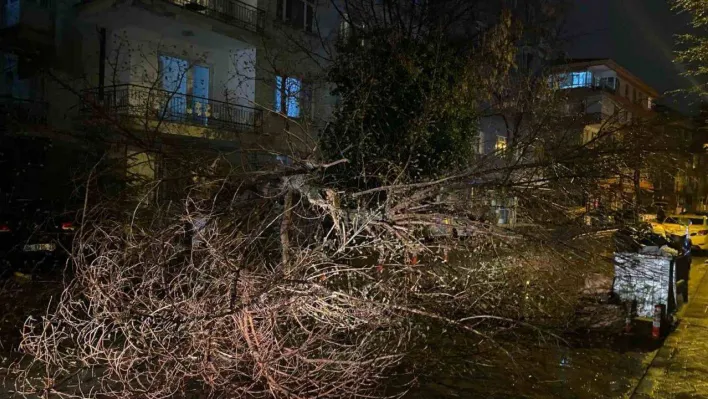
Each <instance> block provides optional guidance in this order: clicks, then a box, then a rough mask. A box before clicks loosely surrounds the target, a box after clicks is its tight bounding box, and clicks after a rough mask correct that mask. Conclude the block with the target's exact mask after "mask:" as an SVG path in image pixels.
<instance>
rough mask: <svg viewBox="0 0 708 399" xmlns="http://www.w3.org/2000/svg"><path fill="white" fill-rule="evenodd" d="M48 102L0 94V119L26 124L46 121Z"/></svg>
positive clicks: (38, 123) (6, 121)
mask: <svg viewBox="0 0 708 399" xmlns="http://www.w3.org/2000/svg"><path fill="white" fill-rule="evenodd" d="M48 113H49V104H47V103H46V102H44V101H36V100H25V99H20V98H14V97H10V96H0V121H2V122H3V124H6V123H8V124H9V123H18V124H27V125H43V124H46V123H47V114H48Z"/></svg>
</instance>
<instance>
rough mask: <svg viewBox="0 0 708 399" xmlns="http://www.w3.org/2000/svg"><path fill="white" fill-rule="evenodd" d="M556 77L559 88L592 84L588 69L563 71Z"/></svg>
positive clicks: (589, 85)
mask: <svg viewBox="0 0 708 399" xmlns="http://www.w3.org/2000/svg"><path fill="white" fill-rule="evenodd" d="M557 79H558V83H559V87H560V88H561V89H573V88H576V87H591V86H592V73H591V72H589V71H580V72H571V73H564V74H560V75H558V77H557Z"/></svg>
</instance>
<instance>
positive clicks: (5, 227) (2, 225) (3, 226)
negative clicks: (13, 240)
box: [0, 224, 12, 233]
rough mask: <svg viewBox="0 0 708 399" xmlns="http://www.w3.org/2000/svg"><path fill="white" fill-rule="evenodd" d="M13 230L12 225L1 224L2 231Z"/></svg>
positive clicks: (0, 230)
mask: <svg viewBox="0 0 708 399" xmlns="http://www.w3.org/2000/svg"><path fill="white" fill-rule="evenodd" d="M11 231H12V230H10V226H8V225H6V224H0V233H9V232H11Z"/></svg>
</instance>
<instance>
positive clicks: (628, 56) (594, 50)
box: [566, 0, 695, 112]
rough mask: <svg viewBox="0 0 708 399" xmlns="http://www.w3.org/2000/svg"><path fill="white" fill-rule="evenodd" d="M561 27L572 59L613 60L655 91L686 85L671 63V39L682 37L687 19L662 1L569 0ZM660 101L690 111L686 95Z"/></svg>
mask: <svg viewBox="0 0 708 399" xmlns="http://www.w3.org/2000/svg"><path fill="white" fill-rule="evenodd" d="M574 3H575V7H574V9H572V10H571V12H570V14H569V16H568V18H567V23H566V35H567V38H568V40H569V42H568V45H567V48H566V51H567V53H568V55H569V56H570V57H571V58H612V59H614V60H615V61H616V62H618V63H619V64H620V65H622V66H623V67H625V68H627V69H628V70H629V71H630V72H632V73H633V74H635V75H636V76H638V77H639V78H641V79H642V80H644V81H645V82H646V83H648V84H649V85H650V86H652V87H654V88H655V89H656V90H657V91H658V92H659V93H664V92H666V91H671V90H676V89H679V88H685V87H690V85H691V82H690V81H689V79H687V78H685V77H682V76H680V75H679V74H680V71H681V65H678V64H675V63H673V62H672V58H673V51H674V48H675V44H674V43H675V38H674V35H675V34H677V33H686V32H687V31H688V29H689V28H688V27H687V26H686V25H687V23H688V21H689V18H688V17H687V16H685V15H676V14H675V13H673V12H672V11H671V9H670V7H669V3H668V1H667V0H574ZM674 97H675V99H674V100H671V101H669V100H668V99H667V100H665V101H664V102H665V103H667V104H673V106H674V107H675V108H677V109H680V110H681V111H685V112H690V111H692V110H693V108H695V105H694V106H692V105H691V104H692V103H693V102H692V101H690V100H688V99H686V98H685V96H683V95H681V96H674Z"/></svg>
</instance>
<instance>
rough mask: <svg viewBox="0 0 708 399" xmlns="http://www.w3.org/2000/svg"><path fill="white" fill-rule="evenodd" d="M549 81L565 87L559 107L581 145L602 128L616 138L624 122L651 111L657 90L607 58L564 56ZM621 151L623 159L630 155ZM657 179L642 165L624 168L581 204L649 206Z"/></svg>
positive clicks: (615, 207)
mask: <svg viewBox="0 0 708 399" xmlns="http://www.w3.org/2000/svg"><path fill="white" fill-rule="evenodd" d="M549 82H550V84H552V85H553V86H554V87H555V88H556V89H558V90H563V91H565V92H566V93H565V94H567V97H566V98H567V102H566V104H565V109H564V112H566V113H567V114H568V115H572V116H575V117H576V118H578V121H579V123H580V129H582V133H581V135H580V137H578V140H579V143H580V144H581V145H592V142H593V140H595V139H596V138H597V137H598V135H599V134H603V133H604V134H610V136H611V137H612V138H614V139H620V138H621V137H622V134H623V133H622V132H623V130H624V129H626V128H627V127H628V126H631V125H632V124H633V123H635V122H640V121H646V120H649V119H654V118H656V116H657V115H656V112H655V110H654V108H655V107H654V105H655V101H656V99H657V97H658V96H659V94H658V93H657V91H656V90H655V89H653V88H652V87H651V86H649V85H648V84H647V83H645V82H644V81H642V80H641V79H640V78H638V77H637V76H636V75H634V74H632V73H631V72H630V71H628V70H627V69H625V68H624V67H622V66H621V65H619V64H618V63H617V62H615V61H613V60H611V59H587V60H569V61H568V62H567V63H564V64H563V65H559V66H558V67H557V68H556V74H555V75H553V76H552V77H551V78H550V80H549ZM626 156H627V157H628V159H629V157H631V156H632V154H627V155H626ZM658 178H659V176H658V175H654V176H652V174H651V172H650V170H649V169H647V168H644V167H642V169H640V170H629V169H628V170H626V171H624V172H622V173H620V175H618V176H617V177H614V178H610V179H607V180H605V181H603V182H601V184H600V187H598V191H597V193H596V194H594V195H592V196H591V197H588V198H586V207H587V209H588V210H592V209H595V208H604V209H613V210H622V209H631V208H632V207H634V206H640V207H642V208H644V209H647V210H649V209H652V208H655V207H656V206H655V205H656V204H655V202H656V201H658V200H659V199H658V198H655V197H656V195H655V194H656V187H655V183H657V184H661V183H660V182H659V180H657V179H658ZM662 196H664V194H662ZM661 202H662V203H663V202H664V200H663V199H661Z"/></svg>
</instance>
